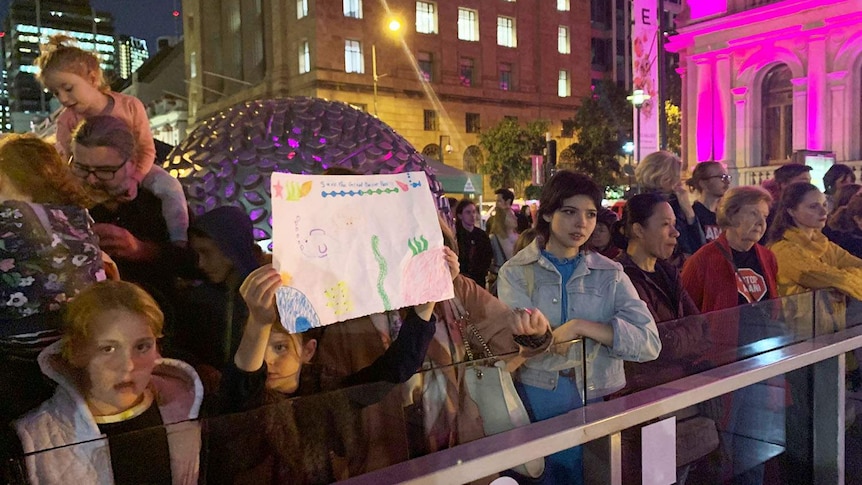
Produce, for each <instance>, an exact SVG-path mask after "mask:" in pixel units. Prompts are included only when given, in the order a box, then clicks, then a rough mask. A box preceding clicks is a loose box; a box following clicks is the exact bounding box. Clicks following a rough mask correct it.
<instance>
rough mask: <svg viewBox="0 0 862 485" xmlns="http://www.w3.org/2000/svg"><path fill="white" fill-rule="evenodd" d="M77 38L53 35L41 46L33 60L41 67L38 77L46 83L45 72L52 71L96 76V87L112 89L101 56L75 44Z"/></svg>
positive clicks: (103, 90) (87, 76)
mask: <svg viewBox="0 0 862 485" xmlns="http://www.w3.org/2000/svg"><path fill="white" fill-rule="evenodd" d="M74 43H75V39H73V38H72V37H69V36H68V35H63V34H57V35H52V36H51V37H50V38H49V39H48V42H47V43H45V44H42V45H41V46H39V51H40V54H39V57H37V58H36V60H35V61H33V65H34V66H36V67H38V68H39V72H38V73H36V79H38V80H39V82H40V83H42V85H43V86H44V85H45V74H47V73H48V72H51V71H58V72H69V73H72V74H76V75H78V76H81V77H82V78H84V79H89V77H90V76H92V75H95V76H96V88H98V89H99V90H100V91H102V92H105V93H107V92H108V91H110V90H111V88H110V85H109V84H108V83H107V81H106V80H105V75H104V73H103V72H102V67H101V65H100V62H99V58H98V57H97V56H96V54H93V53H92V52H88V51H85V50H84V49H81V48H80V47H78V46H76V45H73V44H74Z"/></svg>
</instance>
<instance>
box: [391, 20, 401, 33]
mask: <svg viewBox="0 0 862 485" xmlns="http://www.w3.org/2000/svg"><path fill="white" fill-rule="evenodd" d="M389 30H391V31H392V32H398V31H399V30H401V22H399V21H397V20H395V19H392V20H390V21H389Z"/></svg>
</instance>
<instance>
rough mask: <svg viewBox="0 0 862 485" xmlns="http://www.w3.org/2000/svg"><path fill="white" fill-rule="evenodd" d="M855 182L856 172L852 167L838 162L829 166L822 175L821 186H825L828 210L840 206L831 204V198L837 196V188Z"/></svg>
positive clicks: (830, 210)
mask: <svg viewBox="0 0 862 485" xmlns="http://www.w3.org/2000/svg"><path fill="white" fill-rule="evenodd" d="M855 183H856V174H855V173H853V169H852V168H850V167H848V166H847V165H842V164H840V163H836V164H834V165H832V166H831V167H829V170H827V171H826V173H825V174H824V175H823V187H825V188H826V201H827V203H828V204H829V212H832V211H833V210H835V208H836V207H841V206H840V205H837V204H835V205H833V200H834V199H835V198H836V196H837V192H838V189H840V188H841V187H844V186H845V185H850V184H855ZM845 203H846V202H845Z"/></svg>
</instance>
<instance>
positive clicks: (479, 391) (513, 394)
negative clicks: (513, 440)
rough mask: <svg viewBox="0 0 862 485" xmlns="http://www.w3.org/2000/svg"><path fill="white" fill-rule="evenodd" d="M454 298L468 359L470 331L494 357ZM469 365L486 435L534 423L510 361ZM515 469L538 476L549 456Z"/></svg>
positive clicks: (470, 356) (473, 394)
mask: <svg viewBox="0 0 862 485" xmlns="http://www.w3.org/2000/svg"><path fill="white" fill-rule="evenodd" d="M452 301H453V303H454V305H455V308H456V309H457V312H456V313H455V315H456V317H457V318H458V325H459V327H460V330H461V337H462V339H463V341H464V350H465V353H466V354H467V359H468V360H470V361H473V360H475V359H474V357H475V355H474V354H473V349H472V348H471V347H470V342H469V339H468V338H467V335H466V332H467V331H469V332H470V333H471V334H472V335H473V336H474V337H476V340H477V341H479V343H480V344H482V347H483V349H482V350H483V352H484V354H485V355H484V357H486V358H490V357H494V354H493V353H492V352H491V349H490V348H489V347H488V344H487V343H486V342H485V339H484V338H482V335H480V334H479V331H478V330H477V329H476V326H475V325H473V324H472V323H470V315H469V314H468V313H467V312H466V311H465V310H464V308H463V307H462V306H461V302H460V301H458V298H457V297H456V298H455V299H454V300H452ZM516 359H518V357H516ZM468 366H469V369H467V370H466V371H465V372H464V379H465V383H466V384H467V390H468V391H469V392H470V397H471V398H472V399H473V401H474V402H475V403H476V406H477V407H478V408H479V414H480V415H481V416H482V428H483V430H484V431H485V436H491V435H494V434H497V433H502V432H503V431H509V430H510V429H514V428H517V427H519V426H526V425H528V424H530V417H529V416H528V415H527V409H526V408H525V407H524V403H523V401H521V398H520V396H518V392H517V391H516V390H515V384H514V383H513V381H512V374H511V372H510V369H507V366H506V362H504V361H502V360H500V361H497V362H496V363H495V364H494V365H493V366H489V365H481V364H478V363H477V364H472V365H470V364H468ZM512 469H513V470H515V471H516V472H518V473H520V474H522V475H525V476H528V477H531V478H538V477H540V476H541V475H542V473H543V472H544V471H545V459H544V458H536V459H535V460H530V461H528V462H527V463H524V464H523V465H518V466H516V467H513V468H512Z"/></svg>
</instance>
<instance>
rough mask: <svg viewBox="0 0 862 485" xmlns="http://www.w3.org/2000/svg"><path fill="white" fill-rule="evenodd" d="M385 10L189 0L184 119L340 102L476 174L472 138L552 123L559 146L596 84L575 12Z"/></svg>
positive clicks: (511, 5)
mask: <svg viewBox="0 0 862 485" xmlns="http://www.w3.org/2000/svg"><path fill="white" fill-rule="evenodd" d="M386 4H388V11H387V7H384V2H380V1H377V0H273V1H271V2H255V1H253V0H240V1H236V0H206V1H204V0H184V1H183V15H184V18H183V27H184V35H185V56H186V74H187V79H188V80H189V117H190V122H194V121H195V120H199V119H202V118H205V117H206V116H208V115H210V114H212V113H214V112H216V111H218V110H220V109H223V108H225V107H227V106H231V105H233V104H235V103H238V102H241V101H245V100H249V99H255V98H272V97H280V96H312V97H321V98H327V99H332V100H339V101H344V102H347V103H350V104H352V105H354V106H357V107H359V108H361V109H363V110H366V111H368V112H370V113H375V112H376V114H377V116H378V117H379V118H380V119H382V120H383V121H384V122H386V123H387V124H389V125H390V126H392V127H393V128H395V129H396V130H397V131H398V132H399V133H400V134H402V135H403V136H404V137H406V138H407V139H408V140H409V141H410V142H411V143H413V145H414V146H415V147H416V148H417V149H418V150H420V151H423V152H424V153H425V154H427V155H429V156H434V157H439V154H440V149H441V147H445V151H446V152H447V153H444V154H443V156H444V159H445V162H446V163H447V164H450V165H453V166H456V167H462V168H465V169H467V170H471V171H475V170H477V165H478V164H480V163H481V161H482V154H481V151H480V150H479V149H478V146H477V143H478V136H477V132H478V131H479V130H480V129H482V128H484V127H489V126H492V125H494V124H495V123H497V122H498V121H500V120H501V119H503V118H504V117H516V118H517V119H519V120H521V121H528V120H535V119H545V120H549V121H550V122H551V126H552V127H551V133H552V134H553V136H554V137H555V138H560V137H561V136H562V139H561V140H560V142H559V144H560V145H561V146H567V145H568V144H569V143H571V142H572V141H573V140H572V139H571V134H570V133H568V132H565V131H568V130H564V129H563V125H564V123H563V122H564V120H567V119H570V118H571V117H572V116H573V115H574V111H575V109H576V107H577V105H578V104H579V103H580V99H581V98H582V97H584V96H585V95H587V94H588V93H589V89H590V80H591V64H590V62H591V50H590V48H588V47H589V43H590V38H591V29H590V13H589V7H588V6H587V5H585V4H584V2H582V1H577V0H574V1H573V0H517V1H515V0H509V1H506V0H493V1H492V0H481V1H480V0H438V1H408V0H391V1H389V2H386ZM393 19H395V20H398V21H399V22H400V29H399V30H398V31H397V32H392V31H390V30H389V28H388V23H389V22H390V21H391V20H393ZM375 54H376V55H375ZM375 67H376V74H377V82H376V83H375V76H374V74H375ZM375 84H376V88H377V89H376V93H377V94H376V95H375Z"/></svg>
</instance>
